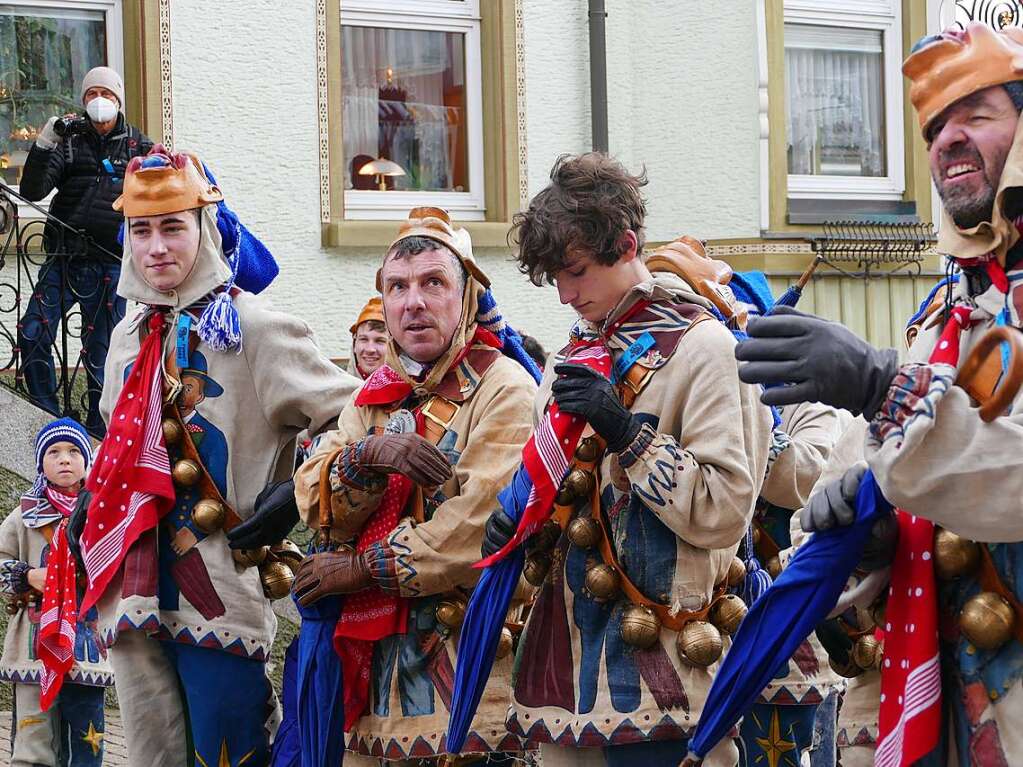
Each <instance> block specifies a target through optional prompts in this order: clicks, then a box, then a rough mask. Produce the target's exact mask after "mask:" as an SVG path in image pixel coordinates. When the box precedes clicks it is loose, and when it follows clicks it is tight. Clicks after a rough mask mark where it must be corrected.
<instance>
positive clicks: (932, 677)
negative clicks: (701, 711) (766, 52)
mask: <svg viewBox="0 0 1023 767" xmlns="http://www.w3.org/2000/svg"><path fill="white" fill-rule="evenodd" d="M1021 60H1023V32H1020V31H1019V30H1017V29H1006V30H1003V31H1001V32H995V31H993V30H991V29H990V28H988V27H986V26H984V25H981V24H970V25H969V26H968V27H967V28H966V29H965V30H964V31H957V32H947V33H945V34H943V35H937V36H933V37H930V38H925V39H923V40H921V41H920V42H919V43H918V44H917V45H916V46H915V47H914V51H913V53H912V54H911V55H910V57H909V58H908V59H907V60H906V63H905V65H904V67H903V71H904V73H905V74H906V75H907V76H908V77H909V78H910V79H911V80H912V82H913V84H912V87H911V90H910V96H911V98H912V100H913V104H914V106H915V107H916V109H917V113H918V115H919V118H920V127H921V129H922V131H923V135H924V138H925V139H926V140H927V142H928V146H929V152H930V164H931V173H932V176H933V178H934V182H935V185H936V187H937V189H938V193H939V194H940V195H941V199H942V203H943V214H942V215H943V221H942V226H941V228H940V230H939V242H938V250H939V252H943V253H948V254H950V255H951V257H952V259H953V260H954V261H955V263H956V265H957V266H958V267H959V268H960V269H961V270H962V277H961V278H960V279H959V281H958V284H957V285H956V286H955V287H954V288H951V300H950V301H949V303H948V304H947V305H946V306H945V307H943V310H941V311H936V312H934V313H933V314H932V316H931V317H930V318H928V319H927V320H926V321H925V322H924V323H923V326H922V327H921V329H920V331H919V334H918V336H917V338H916V341H915V343H914V344H913V346H912V348H911V349H910V352H909V359H910V361H909V362H908V363H906V364H904V365H900V364H899V362H898V358H897V355H896V353H895V351H894V350H891V349H888V350H878V349H875V348H873V347H871V346H870V345H869V344H866V343H865V342H863V341H861V340H860V339H858V338H856V337H855V336H853V335H852V333H850V332H849V331H847V330H845V329H844V328H842V327H841V326H838V325H836V324H835V323H829V322H825V321H823V320H820V319H817V318H815V317H812V316H807V315H801V314H798V313H795V314H789V315H782V316H778V317H774V318H767V319H764V320H760V321H758V322H757V323H754V324H752V325H751V327H750V334H751V336H753V339H752V340H751V341H750V342H747V344H743V345H742V346H741V347H740V349H739V350H738V351H737V356H738V357H739V358H740V359H743V360H748V364H747V366H746V367H744V368H743V369H742V371H741V375H742V377H743V378H744V380H750V381H758V382H765V383H773V382H784V383H790V384H792V385H790V386H788V387H784V388H776V389H770V390H768V392H767V393H766V394H765V400H771V401H782V400H784V401H795V400H798V399H816V400H820V401H824V402H828V403H830V404H832V405H836V406H840V407H845V408H847V409H850V410H853V411H856V412H862V413H863V415H864V417H865V418H866V419H867V420H868V421H869V427H868V430H867V437H866V443H865V453H866V458H867V462H868V464H869V466H870V468H871V469H872V470H873V472H874V475H875V477H876V479H877V483H878V485H879V487H880V489H881V490H882V492H883V493H884V495H885V496H886V497H887V498H888V500H889V501H891V502H892V503H893V504H895V505H896V506H897V507H898V508H900V509H901V510H903V511H902V512H901V513H899V514H898V527H899V541H898V548H897V550H896V553H895V556H894V560H893V562H892V569H891V580H890V589H889V597H888V600H887V605H886V607H885V624H884V626H883V629H884V663H883V666H882V670H881V672H882V673H881V707H880V722H879V739H878V745H877V752H876V755H875V759H876V761H877V763H880V764H895V763H899V762H900V761H901V763H909V762H912V761H913V760H915V759H918V758H921V757H923V756H925V755H927V754H928V753H933V754H936V755H937V759H938V761H942V762H945V761H947V762H948V763H956V762H958V763H959V764H967V763H973V764H1014V763H1016V762H1018V761H1020V759H1023V742H1021V741H1020V732H1021V728H1020V722H1021V716H1020V711H1021V710H1023V687H1021V685H1020V681H1021V671H1020V669H1021V666H1020V664H1019V663H1018V661H1017V658H1018V655H1019V652H1020V642H1021V640H1023V608H1021V607H1020V596H1021V595H1023V591H1021V584H1023V580H1021V579H1023V570H1021V568H1020V566H1019V564H1018V559H1019V554H1020V551H1021V548H1020V547H1021V545H1023V544H1021V543H1020V542H1019V541H1021V540H1023V524H1021V523H1020V520H1021V516H1020V514H1019V508H1018V506H1019V497H1020V494H1021V490H1023V488H1021V485H1020V483H1021V482H1023V480H1021V479H1020V472H1019V471H1018V468H1019V467H1018V466H1017V464H1018V463H1019V460H1020V459H1019V456H1020V455H1021V452H1023V451H1021V450H1020V447H1021V446H1023V420H1021V417H1020V416H1019V415H1016V414H1014V413H1015V410H1012V411H1009V413H1008V414H1005V412H1004V411H1005V407H1004V405H1005V404H1008V403H1004V402H1003V403H1002V404H1000V405H999V404H996V405H994V406H993V407H992V408H990V409H989V410H985V413H984V416H985V417H984V418H982V417H981V412H980V411H979V410H978V409H977V408H975V407H973V406H972V405H971V396H972V397H973V398H975V399H978V400H986V399H988V398H989V395H990V393H991V391H992V390H993V389H994V388H995V383H996V382H997V381H998V379H999V378H1000V377H1001V374H1002V366H1003V364H1006V363H1003V361H1002V358H1001V355H1000V354H998V352H997V346H996V351H995V353H994V354H993V355H989V356H988V357H987V364H984V365H982V366H981V368H980V371H979V372H978V373H976V374H975V375H972V376H969V377H968V378H967V379H966V380H962V379H961V378H958V376H959V374H960V372H961V371H962V369H963V366H964V363H965V362H966V360H967V358H968V357H969V356H970V354H971V351H973V350H974V349H975V348H976V347H977V345H978V343H979V342H980V339H981V338H982V337H983V336H984V334H985V333H986V332H988V331H989V330H990V329H991V328H994V327H996V326H997V325H1000V324H1005V325H1011V326H1014V327H1016V328H1019V327H1021V325H1023V320H1021V318H1020V317H1019V310H1020V305H1021V304H1020V301H1019V298H1020V297H1019V296H1018V295H1017V294H1018V292H1019V288H1018V287H1017V285H1018V284H1019V282H1020V280H1021V279H1023V272H1021V270H1020V258H1021V256H1023V246H1021V245H1020V231H1019V227H1020V213H1021V212H1023V211H1021V208H1020V197H1019V190H1020V188H1021V187H1023V129H1021V126H1023V121H1021V120H1020V119H1019V110H1020V106H1021V105H1023V98H1021V95H1023V85H1021V83H1020V80H1021V79H1023V68H1021V67H1020V65H1019V62H1020V61H1021ZM1010 337H1011V336H1010ZM1006 362H1007V363H1009V364H1010V366H1011V356H1010V357H1009V359H1008V360H1007V361H1006ZM957 382H958V383H959V384H960V385H955V384H956V383H957ZM968 392H969V393H968ZM1017 403H1018V399H1017ZM861 473H862V469H861V468H857V467H854V468H852V469H850V470H849V471H848V472H847V473H846V474H845V476H844V477H842V478H840V479H839V480H836V482H835V483H833V484H832V485H829V486H828V488H826V490H827V491H828V492H826V493H822V494H819V495H817V496H815V497H814V498H811V500H810V503H809V505H808V510H809V511H810V512H811V513H810V515H809V516H810V520H809V521H810V523H811V526H812V527H815V528H817V529H823V528H826V527H829V526H834V525H836V524H847V523H848V522H849V521H850V520H851V518H852V516H853V515H854V513H855V512H854V509H853V497H852V496H853V493H854V491H855V487H856V485H857V484H858V479H859V476H860V474H861ZM974 542H977V543H974ZM939 605H940V608H939ZM939 609H940V610H941V612H940V617H939ZM939 626H940V637H939ZM939 648H940V652H939ZM939 666H940V673H939ZM948 735H952V736H953V737H952V739H951V740H950V739H949V738H948V737H946V736H948Z"/></svg>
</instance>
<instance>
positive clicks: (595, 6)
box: [589, 0, 607, 154]
mask: <svg viewBox="0 0 1023 767" xmlns="http://www.w3.org/2000/svg"><path fill="white" fill-rule="evenodd" d="M589 15H590V127H591V128H592V131H593V151H594V152H604V153H605V154H606V153H607V45H606V40H605V33H604V29H605V28H604V19H605V18H607V11H606V10H605V7H604V0H590V14H589Z"/></svg>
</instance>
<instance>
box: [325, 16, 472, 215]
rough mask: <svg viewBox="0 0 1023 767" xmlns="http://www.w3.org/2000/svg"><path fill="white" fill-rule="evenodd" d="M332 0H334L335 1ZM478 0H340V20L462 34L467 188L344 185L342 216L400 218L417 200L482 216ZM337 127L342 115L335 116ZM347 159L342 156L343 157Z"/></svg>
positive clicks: (356, 24) (349, 23) (350, 23)
mask: <svg viewBox="0 0 1023 767" xmlns="http://www.w3.org/2000/svg"><path fill="white" fill-rule="evenodd" d="M336 1H337V0H335V2H336ZM479 3H480V0H343V2H341V25H342V26H353V27H384V28H390V29H421V30H425V31H431V32H458V33H462V34H464V35H465V86H466V94H465V100H466V117H467V119H468V125H467V127H466V139H467V141H468V144H469V146H468V161H469V190H470V191H468V192H407V191H386V192H381V191H376V190H360V189H346V190H345V198H344V199H345V210H344V217H345V218H346V219H355V220H375V221H384V220H400V219H403V218H405V216H406V215H408V212H409V210H410V209H411V208H414V207H416V206H419V205H434V206H440V207H443V208H445V209H447V210H448V212H449V213H450V214H451V217H452V218H455V219H458V220H461V221H482V220H484V219H485V218H486V203H485V198H484V191H483V178H484V176H483V62H482V55H481V51H480V8H479ZM339 122H340V124H341V130H342V133H343V132H344V116H343V115H341V116H340V117H339ZM346 162H347V159H346Z"/></svg>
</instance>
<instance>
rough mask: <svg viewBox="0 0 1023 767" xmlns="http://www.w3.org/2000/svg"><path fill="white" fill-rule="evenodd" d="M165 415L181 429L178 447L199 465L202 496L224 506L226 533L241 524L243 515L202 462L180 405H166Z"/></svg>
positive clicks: (199, 486)
mask: <svg viewBox="0 0 1023 767" xmlns="http://www.w3.org/2000/svg"><path fill="white" fill-rule="evenodd" d="M163 417H164V418H170V419H172V420H173V421H174V422H175V423H177V425H178V426H179V427H180V429H181V444H180V445H179V446H178V447H180V448H181V452H182V454H183V455H184V457H185V458H188V459H189V460H192V461H194V462H195V464H196V466H198V467H199V482H198V483H197V485H198V488H199V492H200V494H201V495H202V497H203V498H204V499H208V500H213V501H216V502H217V503H219V504H220V505H221V506H223V507H224V526H223V530H224V532H225V533H226V532H227V531H228V530H231V529H232V528H235V527H237V526H238V525H240V524H241V522H242V520H241V517H239V516H238V512H236V511H235V510H234V508H232V506H231V504H229V503H228V502H227V501H226V500H225V499H224V496H222V495H221V494H220V490H219V489H218V488H217V485H216V483H215V482H214V481H213V477H211V476H210V473H209V471H207V470H206V466H205V465H204V464H203V462H202V458H200V457H199V451H198V450H196V447H195V443H194V442H192V438H191V437H189V436H188V427H187V426H186V425H185V422H184V421H183V420H182V419H181V413H180V412H178V406H177V405H175V404H173V403H171V404H169V405H165V406H164V409H163Z"/></svg>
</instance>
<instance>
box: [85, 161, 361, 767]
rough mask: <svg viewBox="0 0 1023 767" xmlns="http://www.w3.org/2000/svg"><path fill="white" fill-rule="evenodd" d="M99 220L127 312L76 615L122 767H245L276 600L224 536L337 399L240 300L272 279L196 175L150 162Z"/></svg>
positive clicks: (265, 737)
mask: <svg viewBox="0 0 1023 767" xmlns="http://www.w3.org/2000/svg"><path fill="white" fill-rule="evenodd" d="M115 207H116V208H117V209H118V210H122V211H123V212H124V215H125V219H126V222H127V231H126V233H125V237H124V267H123V271H122V272H121V279H120V283H119V284H118V294H119V295H121V296H122V297H124V298H126V299H130V300H132V301H137V302H138V303H139V304H141V307H140V309H139V310H138V311H137V312H136V313H135V315H134V316H132V317H130V318H128V319H126V320H125V321H123V322H122V323H121V324H119V325H118V326H117V328H116V329H115V331H114V334H113V337H112V339H111V346H110V353H109V355H108V357H107V364H106V378H105V387H104V391H103V399H102V403H101V405H102V411H103V415H104V418H105V420H106V421H107V423H108V425H109V429H108V432H107V437H106V439H105V441H104V443H103V446H102V448H101V451H100V454H99V456H98V457H97V459H96V467H95V469H94V471H93V473H92V474H91V475H90V479H89V484H88V489H89V490H90V491H91V493H92V498H91V501H90V502H89V505H88V513H87V515H86V517H85V520H84V529H83V531H82V533H81V537H80V548H81V556H82V558H83V560H84V563H85V567H86V570H87V573H88V578H89V585H88V590H87V592H86V597H85V604H84V605H83V607H87V606H88V605H89V604H92V603H96V604H98V605H99V611H100V630H101V632H102V634H103V636H104V638H105V641H106V643H107V644H108V645H110V646H111V649H110V659H111V663H112V664H113V667H114V670H115V672H116V674H117V676H118V678H119V680H120V683H119V685H118V687H117V694H118V700H119V702H120V706H121V715H122V719H123V721H124V727H125V734H126V741H127V744H128V759H129V761H130V762H131V763H132V764H138V765H146V767H157V765H159V766H160V767H164V766H166V767H179V765H180V766H183V765H186V764H193V763H196V764H210V765H212V764H246V765H248V764H253V765H263V764H266V763H267V759H268V756H269V749H268V741H269V730H268V729H267V727H268V723H269V722H270V721H271V719H272V714H273V711H274V708H275V702H274V698H273V695H272V692H271V689H270V686H269V683H268V681H267V678H266V674H265V662H266V657H267V654H268V652H269V649H270V644H271V642H272V641H273V637H274V633H275V631H276V619H275V618H274V615H273V611H272V610H271V609H270V603H269V599H268V596H275V597H280V596H284V595H286V594H287V591H288V586H289V585H290V580H291V572H290V570H289V568H288V566H287V565H286V563H285V561H283V560H282V558H279V557H277V556H276V555H275V554H273V553H271V552H268V551H267V550H266V549H265V548H263V549H258V550H255V551H249V552H243V554H242V555H237V556H232V552H231V550H230V549H229V548H228V545H227V541H226V539H225V535H224V533H225V531H228V530H231V529H232V528H234V527H235V526H237V525H238V524H239V523H240V522H241V520H243V519H247V518H249V517H250V516H252V515H253V509H254V505H257V506H258V503H257V497H256V494H257V493H258V492H259V491H260V489H261V488H263V487H264V486H265V485H267V484H268V483H270V482H272V481H273V480H275V479H277V480H280V479H285V478H286V477H287V475H288V474H289V473H290V471H291V468H292V466H293V463H292V461H293V458H292V456H293V442H294V437H295V435H296V434H297V433H298V432H300V431H301V430H303V429H312V430H316V429H318V428H321V427H322V426H324V425H325V424H326V423H328V422H329V420H330V419H331V418H333V417H334V416H335V415H336V414H337V413H338V412H339V411H340V409H341V408H342V407H343V404H344V402H345V400H346V399H347V397H348V396H349V395H350V393H351V391H352V389H353V386H354V383H355V381H354V379H352V378H351V377H350V376H347V375H346V374H345V373H343V372H342V371H340V370H338V369H337V368H336V367H335V366H334V365H332V364H331V363H330V362H329V360H327V359H326V358H324V357H323V356H322V355H321V353H320V352H319V349H318V348H317V346H316V343H315V341H314V340H313V337H312V333H311V332H310V330H309V328H308V326H306V324H305V323H304V322H301V321H300V320H297V319H295V318H293V317H290V316H288V315H286V314H281V313H279V312H276V311H274V310H273V309H271V308H270V306H269V305H268V304H267V303H266V301H265V300H263V299H261V298H258V297H256V296H255V295H253V293H255V292H259V291H260V290H262V289H263V288H264V287H266V285H267V284H268V283H269V281H270V280H272V279H273V277H274V276H275V275H276V264H274V263H273V260H272V257H271V256H270V254H269V253H268V252H267V251H266V250H265V249H264V248H263V246H262V245H261V244H260V243H259V242H258V240H256V239H255V238H254V237H252V235H251V234H249V232H248V231H247V230H246V229H245V228H244V227H243V226H241V225H240V224H239V222H238V220H237V218H236V217H235V216H234V214H233V213H232V212H231V211H230V210H229V209H228V208H227V207H226V206H225V205H224V203H223V195H222V194H221V192H220V190H219V189H218V188H217V186H216V185H215V183H214V182H213V180H212V177H210V176H209V175H208V172H206V171H205V170H204V167H203V166H202V164H201V163H200V162H199V160H198V159H197V158H196V157H194V156H192V155H188V154H173V153H170V152H168V151H167V150H166V149H164V148H163V147H156V148H155V149H154V150H153V152H151V153H150V154H149V155H148V156H147V157H145V158H144V159H143V158H139V159H138V160H135V161H133V162H132V163H131V164H130V165H129V166H128V171H127V175H126V178H125V188H124V194H123V195H122V196H121V197H120V198H119V199H118V200H117V202H116V203H115ZM250 290H251V291H252V292H249V291H250Z"/></svg>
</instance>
